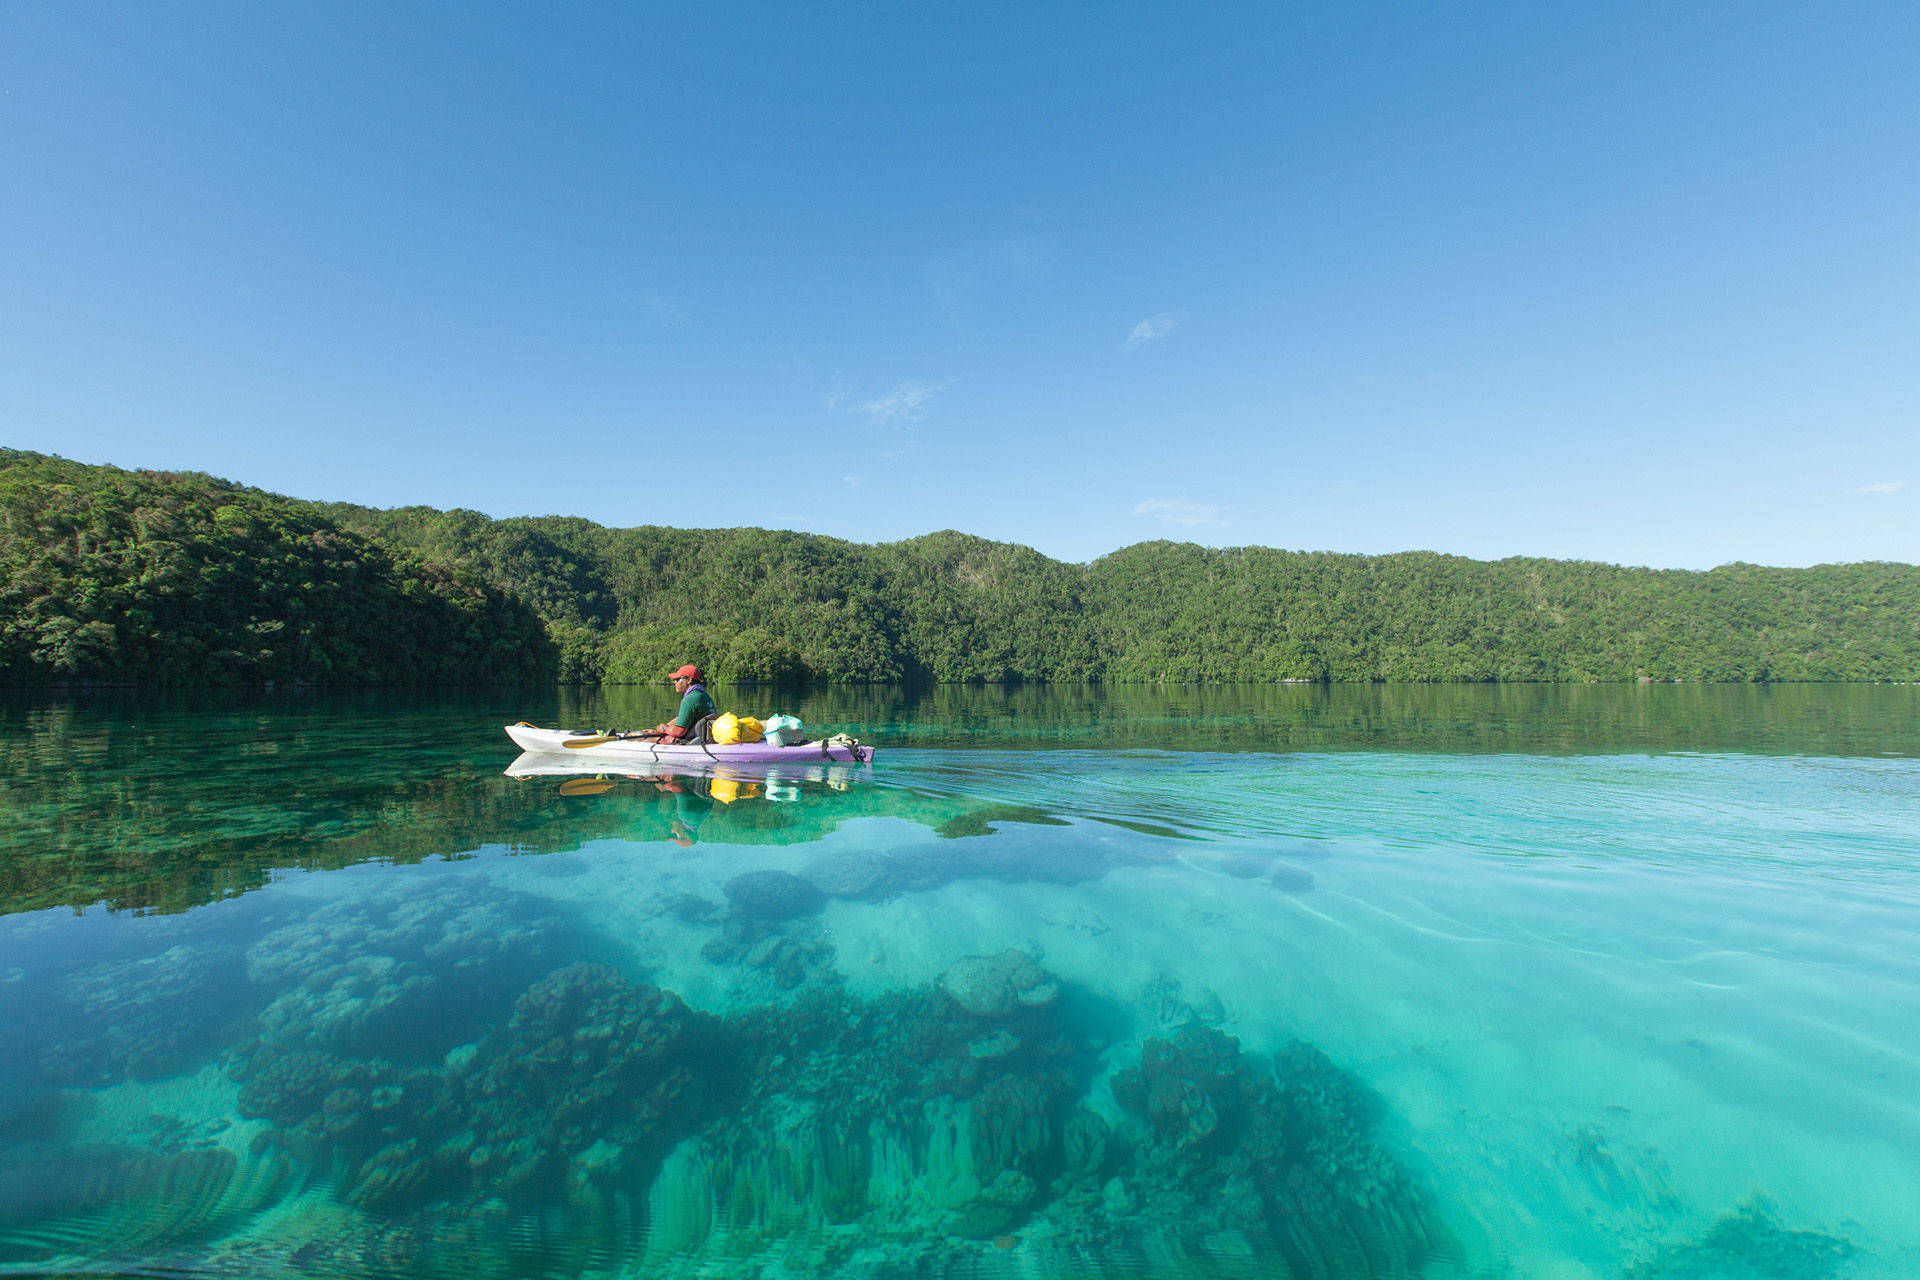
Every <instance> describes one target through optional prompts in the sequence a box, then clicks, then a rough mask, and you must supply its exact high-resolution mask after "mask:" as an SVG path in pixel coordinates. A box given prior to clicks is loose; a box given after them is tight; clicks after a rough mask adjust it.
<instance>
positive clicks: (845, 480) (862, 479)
mask: <svg viewBox="0 0 1920 1280" xmlns="http://www.w3.org/2000/svg"><path fill="white" fill-rule="evenodd" d="M840 482H841V483H842V484H844V485H846V486H847V488H849V489H858V488H859V487H860V486H861V485H863V484H865V483H866V482H867V477H866V476H865V475H864V474H862V475H857V476H841V477H840Z"/></svg>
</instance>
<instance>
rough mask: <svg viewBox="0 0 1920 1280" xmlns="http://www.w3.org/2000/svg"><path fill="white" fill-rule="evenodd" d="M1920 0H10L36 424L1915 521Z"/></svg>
mask: <svg viewBox="0 0 1920 1280" xmlns="http://www.w3.org/2000/svg"><path fill="white" fill-rule="evenodd" d="M1917 68H1920V5H1916V4H1914V3H1913V2H1912V0H1900V2H1898V3H1889V4H1874V3H1846V4H1839V5H1814V4H1804V5H1797V6H1790V5H1773V4H1765V3H1740V4H1723V5H1716V4H1674V3H1670V2H1664V0H1663V2H1662V3H1654V4H1623V3H1599V4H1587V5H1570V4H1541V3H1535V2H1533V0H1529V2H1527V3H1519V4H1470V5H1469V4H1456V5H1436V4H1413V3H1408V4H1405V5H1395V6H1364V5H1356V4H1324V5H1319V6H1314V7H1303V6H1295V5H1286V4H1254V5H1245V6H1239V5H1186V4H1181V5H1173V4H1168V5H1161V6H1155V7H1151V8H1149V7H1147V6H1142V5H1119V4H1113V5H1099V6H1071V5H1065V4H1024V3H1023V4H1013V3H1009V4H926V5H923V4H899V5H881V4H858V5H848V6H844V7H833V6H825V5H794V4H778V5H774V4H767V5H751V6H710V5H705V4H686V5H678V4H676V5H667V4H659V5H640V4H628V3H621V4H610V5H605V6H593V5H585V4H569V5H557V6H549V5H537V4H531V3H523V4H513V5H473V4H457V5H456V4H446V5H437V6H435V5H426V4H406V3H401V4H394V5H386V4H372V5H354V6H347V5H328V4H293V3H262V2H260V0H246V2H245V3H230V4H216V3H166V4H154V3H144V2H143V3H124V4H116V3H87V4H58V3H28V2H25V0H15V2H12V3H0V243H4V245H5V246H6V248H5V250H4V252H0V444H7V445H12V446H16V447H21V448H29V449H38V450H43V451H48V452H56V453H60V454H64V455H66V456H68V457H73V458H77V459H80V460H83V461H89V462H113V463H116V464H119V465H122V466H131V467H153V468H163V469H178V470H187V469H191V470H203V471H209V472H212V473H214V474H216V475H221V476H226V477H229V478H232V479H235V480H239V481H242V482H244V483H247V484H252V485H257V486H260V487H262V488H266V489H271V490H276V491H279V492H283V493H290V494H295V495H299V496H303V497H314V498H329V499H345V500H351V501H357V502H363V503H369V504H373V505H377V506H397V505H405V504H414V503H425V504H430V505H433V506H439V507H455V506H461V507H471V508H475V509H478V510H481V511H485V512H487V513H489V514H491V515H496V516H505V515H517V514H536V515H537V514H547V513H564V514H571V515H582V516H586V517H589V518H591V519H594V520H598V521H601V522H603V523H606V524H611V525H634V524H677V525H744V524H757V525H766V526H771V527H785V528H798V529H806V530H812V531H817V532H823V533H831V534H835V535H838V536H841V537H848V538H854V539H858V540H861V541H881V540H893V539H897V538H902V537H908V536H912V535H914V534H918V533H925V532H929V531H931V530H935V529H941V528H958V529H963V530H966V531H968V532H972V533H978V534H982V535H985V536H987V537H991V538H997V539H1005V540H1010V541H1018V542H1024V543H1028V544H1030V545H1033V546H1036V547H1038V548H1040V549H1041V550H1043V551H1045V552H1047V553H1049V554H1051V555H1055V556H1059V557H1062V558H1065V559H1072V560H1084V559H1088V558H1091V557H1094V556H1098V555H1101V554H1104V553H1106V552H1108V551H1111V550H1113V549H1115V548H1116V547H1120V546H1124V545H1126V544H1128V543H1132V542H1138V541H1142V540H1144V539H1148V538H1161V537H1171V538H1181V539H1190V540H1194V541H1200V542H1205V543H1208V544H1212V545H1220V546H1237V545H1245V544H1256V543H1257V544H1265V545H1269V546H1280V547H1289V548H1308V549H1327V550H1336V551H1365V552H1381V551H1397V550H1407V549H1414V548H1428V549H1433V550H1438V551H1446V552H1453V553H1457V554H1463V555H1470V556H1475V557H1480V558H1492V557H1499V556H1506V555H1549V556H1562V557H1577V558H1585V559H1597V560H1609V561H1618V562H1625V563H1634V564H1651V565H1659V566H1681V567H1692V568H1704V567H1708V566H1711V565H1714V564H1718V563H1723V562H1726V561H1729V560H1748V561H1757V562H1761V563H1768V564H1809V563H1815V562H1821V561H1836V560H1863V559H1885V560H1904V561H1920V70H1917Z"/></svg>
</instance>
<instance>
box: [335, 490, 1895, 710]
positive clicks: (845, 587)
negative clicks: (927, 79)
mask: <svg viewBox="0 0 1920 1280" xmlns="http://www.w3.org/2000/svg"><path fill="white" fill-rule="evenodd" d="M326 510H327V511H328V512H329V513H330V514H331V515H332V516H333V517H334V518H335V519H337V520H339V521H340V522H341V523H342V524H343V525H346V526H347V527H349V528H354V529H358V530H361V531H363V532H365V533H367V534H368V535H369V536H370V537H374V538H377V539H380V540H382V541H385V542H387V543H390V544H392V545H395V546H400V547H404V548H406V549H408V550H410V551H413V552H415V553H417V554H419V555H422V556H425V557H427V558H428V559H432V560H442V561H446V562H449V563H453V564H457V565H461V566H463V567H466V568H469V569H471V570H473V571H475V572H476V573H479V574H480V575H481V576H483V577H485V578H486V579H487V580H488V581H490V582H493V583H496V584H498V585H500V586H502V587H504V588H506V589H508V590H510V591H512V592H514V593H515V594H517V595H519V596H520V597H522V598H523V599H526V600H527V601H529V602H530V603H532V604H533V606H534V607H535V608H536V609H538V610H540V612H541V614H542V616H543V617H545V618H546V619H547V620H548V626H549V629H550V631H551V633H552V634H553V635H554V638H555V640H556V641H557V642H558V643H559V644H560V646H561V649H562V651H563V655H564V656H563V666H564V669H565V671H566V672H567V673H568V675H569V676H570V677H571V678H586V679H595V678H604V679H609V680H621V681H642V680H652V679H658V678H659V675H660V673H661V672H663V671H665V670H667V669H668V668H669V667H670V666H672V665H674V664H676V663H678V662H680V661H683V660H685V659H688V658H691V659H692V660H694V661H698V662H701V663H703V664H705V665H707V666H708V667H709V668H710V669H711V670H713V671H714V672H715V673H716V674H718V675H720V676H721V677H722V678H724V679H762V680H766V679H781V678H788V677H812V678H817V679H824V680H835V681H850V680H893V679H903V678H904V679H935V680H982V679H984V680H1003V679H1015V678H1023V679H1037V680H1084V679H1107V680H1119V681H1142V680H1170V681H1275V680H1287V679H1294V680H1335V681H1354V680H1395V681H1429V680H1576V681H1579V680H1609V681H1611V680H1633V679H1636V678H1640V677H1645V678H1649V679H1655V680H1669V679H1681V680H1886V679H1903V680H1904V679H1914V678H1916V677H1920V568H1916V567H1915V566H1912V565H1900V564H1855V565H1825V566H1820V567H1816V568H1811V569H1769V568H1762V567H1759V566H1754V565H1729V566H1725V567H1722V568H1719V569H1714V570H1712V571H1710V572H1705V573H1693V572H1682V571H1672V570H1652V569H1630V568H1620V567H1618V566H1614V565H1604V564H1595V563H1590V562H1584V561H1563V560H1538V559H1510V560H1500V561H1495V562H1491V563H1489V562H1484V561H1475V560H1466V559H1462V558H1460V557H1457V556H1443V555H1436V554H1433V553H1431V552H1405V553H1402V554H1398V555H1387V556H1359V555H1336V554H1332V553H1329V552H1297V551H1277V550H1273V549H1269V548H1265V547H1246V548H1236V549H1233V550H1226V551H1215V550H1209V549H1206V548H1203V547H1197V546H1194V545H1192V544H1190V543H1174V542H1149V543H1141V544H1139V545H1137V546H1132V547H1128V548H1126V549H1124V550H1121V551H1117V552H1115V553H1113V554H1112V555H1109V556H1104V557H1102V558H1101V559H1098V560H1095V561H1094V562H1093V563H1091V564H1088V565H1075V564H1064V563H1061V562H1060V561H1056V560H1050V559H1048V558H1047V557H1045V556H1043V555H1041V554H1040V553H1039V552H1037V551H1034V550H1032V549H1031V548H1028V547H1022V546H1016V545H1011V544H1007V543H997V542H988V541H986V540H984V539H981V538H975V537H970V536H968V535H965V534H960V533H953V532H945V533H934V534H928V535H927V536H925V537H920V538H910V539H908V540H906V541H904V542H896V543H887V544H881V545H865V544H860V543H852V542H843V541H840V540H838V539H834V538H825V537H819V536H816V535H810V534H800V533H784V532H773V531H768V530H763V529H714V530H691V529H669V528H658V527H644V528H637V529H607V528H603V527H601V526H599V525H595V524H592V523H590V522H588V521H585V520H579V519H570V518H563V517H542V518H536V519H512V520H490V519H488V518H486V517H485V516H481V515H479V514H477V513H474V512H470V511H448V512H441V511H434V510H430V509H426V508H419V507H414V508H404V509H400V510H394V511H374V510H369V509H367V508H361V507H350V506H342V505H336V506H330V507H328V508H326Z"/></svg>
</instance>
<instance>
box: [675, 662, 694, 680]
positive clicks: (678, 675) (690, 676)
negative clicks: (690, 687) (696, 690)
mask: <svg viewBox="0 0 1920 1280" xmlns="http://www.w3.org/2000/svg"><path fill="white" fill-rule="evenodd" d="M699 678H700V668H698V667H696V666H694V665H693V664H692V663H691V662H689V663H688V664H687V665H686V666H684V667H682V668H680V669H679V670H678V671H669V672H668V673H667V679H669V680H698V679H699Z"/></svg>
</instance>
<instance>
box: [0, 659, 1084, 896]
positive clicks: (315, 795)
mask: <svg viewBox="0 0 1920 1280" xmlns="http://www.w3.org/2000/svg"><path fill="white" fill-rule="evenodd" d="M256 696H257V697H260V698H262V699H272V698H273V697H274V696H275V695H271V694H262V695H256ZM313 696H316V697H318V696H321V695H313ZM453 696H454V697H455V698H458V697H459V695H457V694H456V695H453ZM366 697H368V698H371V697H372V695H366ZM122 702H124V705H119V704H121V703H122ZM278 705H279V706H280V707H281V710H282V712H284V711H285V710H286V707H287V706H288V705H289V704H286V703H281V704H278ZM290 705H292V706H293V707H295V708H296V710H295V711H294V713H293V714H275V713H274V712H273V711H272V710H271V709H270V708H269V707H267V706H265V705H260V706H256V705H254V704H252V703H250V702H248V701H247V700H246V699H245V698H244V697H236V700H235V701H234V702H233V703H232V704H231V705H229V706H227V707H225V708H224V709H218V710H215V709H207V708H199V709H195V710H188V711H184V712H183V711H182V710H180V709H178V708H171V707H166V706H156V705H154V704H153V703H152V702H149V701H146V700H144V699H142V698H141V697H140V696H139V695H136V694H133V693H131V692H129V693H127V694H126V695H125V697H124V699H123V698H122V697H121V695H119V694H110V695H108V696H107V697H106V698H105V699H101V700H90V701H89V704H88V705H87V706H85V707H81V706H76V705H74V704H70V703H53V704H50V705H37V704H36V705H29V706H20V705H18V704H8V703H0V852H4V856H0V915H8V914H12V913H14V912H19V911H36V910H42V909H45V908H48V907H84V906H88V905H91V904H94V903H100V904H104V905H105V906H107V907H108V908H110V909H113V910H137V911H160V912H172V911H183V910H185V909H187V908H189V907H193V906H198V905H200V904H202V903H207V902H215V901H218V900H220V899H223V898H229V897H233V896H235V895H238V894H242V893H245V892H247V891H249V890H252V889H256V888H259V887H260V886H262V885H264V884H266V883H268V882H269V881H270V880H272V879H273V877H274V874H275V873H276V872H280V871H285V870H292V869H304V870H312V871H319V870H330V869H334V868H339V867H348V866H354V865H357V864H359V863H364V862H389V863H414V862H420V861H423V860H427V859H432V858H459V857H464V856H467V855H470V854H472V853H474V852H475V851H477V850H480V849H482V848H486V847H491V848H494V849H496V850H499V849H504V850H506V851H508V852H511V853H515V854H544V853H558V852H565V851H567V850H572V849H577V848H579V847H580V846H581V845H583V844H586V843H587V842H589V841H593V840H603V839H610V838H612V839H622V840H629V841H637V842H649V841H662V840H668V839H676V838H681V839H685V838H689V837H690V838H692V839H693V840H696V841H697V842H699V843H701V844H718V845H764V844H795V843H800V842H804V841H808V840H815V839H818V838H820V837H821V836H822V835H824V834H826V833H827V832H829V831H832V830H834V829H835V828H837V827H838V826H840V825H841V824H842V823H845V822H848V821H850V820H852V819H855V818H862V817H873V816H886V817H894V818H902V819H906V820H908V821H912V822H915V823H918V824H920V825H922V826H925V827H928V828H932V829H935V830H936V831H945V830H954V831H959V830H963V829H964V830H967V831H972V830H975V829H984V826H983V822H984V820H983V819H982V818H981V817H980V815H981V814H983V813H985V814H987V815H988V817H990V818H991V819H992V820H995V821H1045V820H1048V819H1046V818H1045V815H1040V814H1027V813H1012V812H1001V811H1000V809H997V808H995V806H994V802H992V801H990V800H980V799H976V798H973V797H968V796H958V795H937V794H936V795H925V794H920V793H917V792H914V791H909V790H906V789H903V788H898V787H894V788H880V787H875V786H872V785H868V784H866V783H864V782H859V783H853V784H849V783H848V782H846V781H842V780H840V779H838V778H835V779H834V784H835V785H833V786H829V785H827V784H825V783H820V784H814V783H806V784H803V785H800V786H797V787H792V788H790V789H788V791H787V792H784V793H783V797H784V800H783V802H782V803H774V802H772V801H770V800H768V799H767V796H766V794H765V787H764V786H763V785H762V784H760V783H758V782H754V781H752V780H749V781H747V782H744V783H743V782H733V783H729V784H726V785H724V786H715V785H714V784H713V783H712V782H711V781H710V780H706V779H700V778H687V779H684V780H682V781H681V782H679V783H676V782H675V781H674V780H673V779H671V778H662V779H661V780H660V781H661V782H664V783H666V784H667V785H666V786H664V787H663V786H660V785H658V784H656V783H655V782H652V781H643V780H638V779H631V778H626V777H621V776H619V775H608V776H609V777H610V778H611V779H612V781H611V784H610V785H609V787H608V788H607V789H606V790H605V791H604V792H602V793H600V794H588V795H572V796H569V795H565V794H563V793H561V792H560V790H559V783H560V779H558V778H505V777H501V776H500V773H499V769H500V766H501V764H502V763H504V762H505V761H507V760H509V759H511V758H512V756H513V748H512V745H511V744H510V743H508V742H507V740H506V739H505V737H503V736H502V735H501V734H500V730H499V728H498V724H499V721H500V719H501V714H500V713H499V712H497V711H493V710H487V709H484V708H483V707H480V706H476V705H471V704H468V703H466V702H462V701H446V702H429V703H426V704H421V703H418V702H416V703H413V704H410V705H409V704H402V705H393V704H392V703H391V702H390V701H389V700H384V699H383V701H382V702H381V703H379V704H369V703H367V702H365V701H359V702H354V701H349V700H346V699H344V698H336V699H334V700H330V701H326V702H322V703H320V704H319V705H317V706H314V707H312V708H309V709H308V710H307V711H306V712H301V711H299V710H298V709H297V708H299V707H300V706H301V705H303V704H302V703H301V702H298V701H296V702H294V703H292V704H290ZM116 706H117V707H118V709H114V708H115V707H116Z"/></svg>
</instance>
